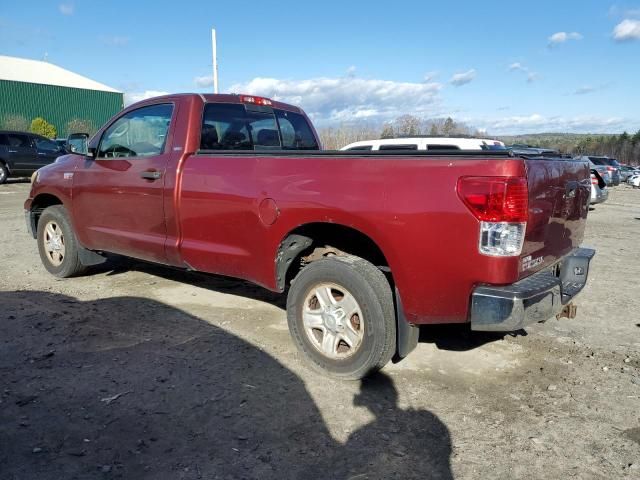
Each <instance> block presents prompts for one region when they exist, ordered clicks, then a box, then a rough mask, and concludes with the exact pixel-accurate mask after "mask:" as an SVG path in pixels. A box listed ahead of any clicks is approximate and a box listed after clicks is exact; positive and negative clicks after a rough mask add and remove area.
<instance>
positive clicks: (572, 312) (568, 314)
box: [556, 302, 578, 320]
mask: <svg viewBox="0 0 640 480" xmlns="http://www.w3.org/2000/svg"><path fill="white" fill-rule="evenodd" d="M577 313H578V306H577V305H574V303H573V302H569V303H567V304H566V305H565V306H564V307H562V310H561V311H560V313H559V314H557V315H556V319H558V320H560V319H561V318H576V314H577Z"/></svg>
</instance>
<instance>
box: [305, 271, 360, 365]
mask: <svg viewBox="0 0 640 480" xmlns="http://www.w3.org/2000/svg"><path fill="white" fill-rule="evenodd" d="M302 323H303V326H304V331H305V334H306V335H307V338H308V340H309V341H310V342H311V344H312V345H313V346H314V347H315V348H316V350H318V351H319V352H320V353H321V354H322V355H324V356H325V357H327V358H330V359H332V360H342V359H345V358H348V357H350V356H352V355H354V354H355V353H356V352H357V351H358V350H359V349H360V347H361V346H362V341H363V339H364V329H365V322H364V317H363V315H362V309H361V308H360V305H359V304H358V301H357V300H356V299H355V297H354V296H353V295H352V294H351V292H349V291H348V290H347V289H346V288H344V287H342V286H340V285H337V284H335V283H321V284H318V285H316V286H314V287H313V288H311V289H310V290H309V292H308V293H307V295H306V297H305V301H304V304H303V308H302Z"/></svg>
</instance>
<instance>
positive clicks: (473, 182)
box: [457, 177, 529, 257]
mask: <svg viewBox="0 0 640 480" xmlns="http://www.w3.org/2000/svg"><path fill="white" fill-rule="evenodd" d="M457 190H458V196H459V197H460V199H461V200H462V201H463V202H464V204H465V205H466V206H467V208H468V209H469V210H470V211H471V213H472V214H473V216H474V217H476V218H477V219H478V220H480V239H479V244H478V249H479V251H480V253H482V254H484V255H491V256H498V257H510V256H517V255H520V253H521V252H522V245H523V244H524V236H525V232H526V227H527V219H528V216H529V190H528V188H527V179H526V178H523V177H462V178H460V179H459V180H458V187H457Z"/></svg>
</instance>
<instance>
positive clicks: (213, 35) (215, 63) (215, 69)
mask: <svg viewBox="0 0 640 480" xmlns="http://www.w3.org/2000/svg"><path fill="white" fill-rule="evenodd" d="M211 49H212V54H213V93H218V47H217V44H216V30H215V29H211Z"/></svg>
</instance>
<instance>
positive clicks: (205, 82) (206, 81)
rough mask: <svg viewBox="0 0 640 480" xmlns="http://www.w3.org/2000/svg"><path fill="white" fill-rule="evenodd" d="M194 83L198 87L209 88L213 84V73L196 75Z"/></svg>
mask: <svg viewBox="0 0 640 480" xmlns="http://www.w3.org/2000/svg"><path fill="white" fill-rule="evenodd" d="M193 83H195V84H196V87H198V88H207V87H212V86H213V75H205V76H203V77H195V78H194V79H193Z"/></svg>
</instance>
